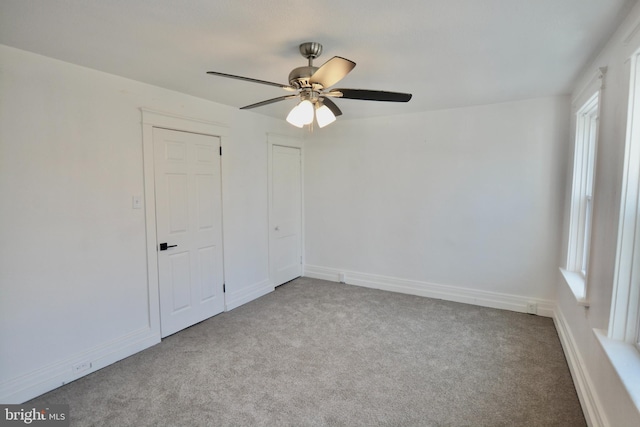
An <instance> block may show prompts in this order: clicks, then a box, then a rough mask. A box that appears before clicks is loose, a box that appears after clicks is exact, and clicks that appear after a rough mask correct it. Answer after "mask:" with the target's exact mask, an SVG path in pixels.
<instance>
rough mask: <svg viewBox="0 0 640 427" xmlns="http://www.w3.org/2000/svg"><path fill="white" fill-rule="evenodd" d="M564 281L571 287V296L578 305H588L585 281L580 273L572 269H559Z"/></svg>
mask: <svg viewBox="0 0 640 427" xmlns="http://www.w3.org/2000/svg"><path fill="white" fill-rule="evenodd" d="M560 272H561V273H562V277H564V281H565V283H566V284H567V286H569V289H571V292H572V293H573V296H574V297H575V298H576V302H577V303H578V305H581V306H583V307H589V300H588V299H587V283H586V281H585V280H584V277H582V276H581V275H580V274H578V273H575V272H573V271H569V270H565V269H564V268H561V269H560Z"/></svg>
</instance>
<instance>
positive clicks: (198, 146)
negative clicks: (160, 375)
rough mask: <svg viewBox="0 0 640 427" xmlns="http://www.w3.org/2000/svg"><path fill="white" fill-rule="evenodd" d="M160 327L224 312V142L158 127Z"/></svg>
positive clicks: (169, 330)
mask: <svg viewBox="0 0 640 427" xmlns="http://www.w3.org/2000/svg"><path fill="white" fill-rule="evenodd" d="M153 145H154V167H155V196H156V224H157V241H158V279H159V287H160V328H161V333H162V337H166V336H167V335H171V334H173V333H175V332H177V331H179V330H181V329H184V328H186V327H189V326H191V325H193V324H195V323H198V322H200V321H202V320H204V319H207V318H209V317H211V316H214V315H216V314H218V313H220V312H222V311H223V310H224V293H223V280H224V275H223V263H222V202H221V200H222V197H221V196H222V195H221V182H220V180H221V178H220V154H219V149H220V138H218V137H214V136H208V135H200V134H194V133H188V132H179V131H172V130H167V129H159V128H154V130H153Z"/></svg>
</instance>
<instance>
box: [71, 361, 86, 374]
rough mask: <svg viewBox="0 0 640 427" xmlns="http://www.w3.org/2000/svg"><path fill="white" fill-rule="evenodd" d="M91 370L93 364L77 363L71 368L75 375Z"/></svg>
mask: <svg viewBox="0 0 640 427" xmlns="http://www.w3.org/2000/svg"><path fill="white" fill-rule="evenodd" d="M89 368H91V362H80V363H76V364H75V365H73V366H72V367H71V369H72V370H73V373H74V374H77V373H79V372H83V371H86V370H88V369H89Z"/></svg>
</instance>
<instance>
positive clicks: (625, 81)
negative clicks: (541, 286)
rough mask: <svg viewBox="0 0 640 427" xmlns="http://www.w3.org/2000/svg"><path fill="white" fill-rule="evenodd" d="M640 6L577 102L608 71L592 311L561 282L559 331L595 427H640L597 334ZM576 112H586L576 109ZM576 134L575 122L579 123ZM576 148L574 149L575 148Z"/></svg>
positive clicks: (606, 307)
mask: <svg viewBox="0 0 640 427" xmlns="http://www.w3.org/2000/svg"><path fill="white" fill-rule="evenodd" d="M638 25H640V4H636V5H635V7H634V8H633V9H632V10H631V11H630V13H629V14H628V16H627V18H626V19H625V20H624V22H623V23H622V24H621V25H620V26H619V28H618V30H617V31H616V32H615V34H614V35H613V36H612V37H611V39H610V40H609V42H608V43H607V44H606V46H605V47H604V49H603V50H602V51H601V52H600V53H599V54H598V55H597V57H596V58H595V59H594V60H593V61H592V62H591V63H589V64H588V65H587V66H586V67H585V68H584V69H583V71H582V73H581V75H580V76H579V78H578V79H576V84H575V91H574V97H577V96H578V95H579V94H580V92H581V91H582V89H583V88H584V87H585V86H587V85H588V82H589V80H590V79H592V77H593V76H594V74H595V73H596V71H597V70H598V68H600V67H607V72H606V75H605V77H604V89H603V90H602V97H601V107H600V108H601V114H600V119H599V126H600V133H599V142H598V152H597V163H596V177H595V191H594V199H593V200H594V202H593V203H594V207H593V229H592V243H591V253H590V262H589V271H590V273H589V285H588V286H589V290H588V296H589V300H590V307H589V308H588V309H587V308H584V307H581V306H578V305H577V303H576V299H575V297H574V296H573V294H572V293H571V291H570V290H569V288H568V286H567V285H566V284H565V283H564V280H563V279H562V278H561V276H560V275H558V276H557V283H558V285H557V286H558V297H557V298H558V313H557V322H558V323H559V330H563V329H564V330H565V331H566V333H565V335H566V336H565V338H564V342H563V344H564V345H565V349H566V352H567V353H568V354H571V353H573V354H574V355H575V360H574V363H573V364H572V365H571V367H572V370H573V371H574V377H577V378H579V379H580V382H582V383H583V384H582V386H581V387H580V384H578V385H579V387H578V392H579V395H580V397H581V399H582V400H583V407H585V406H586V407H587V408H590V411H591V414H590V416H592V421H593V422H594V425H597V424H602V425H612V426H622V425H624V426H626V425H640V414H639V413H638V409H637V408H636V407H635V406H634V404H633V403H632V401H631V399H630V398H629V395H628V394H627V392H626V390H625V388H624V386H623V385H622V383H621V381H620V379H619V378H618V377H617V374H616V373H615V371H614V370H613V368H612V366H611V364H610V362H609V359H608V358H607V356H606V355H605V353H604V351H603V350H602V347H601V346H600V344H599V343H598V341H597V339H596V337H595V335H594V333H593V329H604V330H605V331H606V329H607V328H608V325H609V314H610V309H611V295H612V288H613V274H614V262H615V255H616V254H615V252H616V242H617V234H618V216H619V208H620V194H621V183H622V169H623V157H624V144H625V131H626V115H627V100H628V91H629V62H628V61H627V59H628V58H629V56H630V55H631V54H632V53H633V52H634V51H635V50H636V49H638V48H640V32H638V31H637V30H638V28H640V27H639V26H638ZM576 107H577V108H579V107H580V105H577V106H576ZM572 126H575V119H572ZM571 143H572V144H573V141H571ZM572 167H573V158H572V156H569V158H568V159H567V163H566V169H567V179H568V185H567V188H566V195H567V199H568V197H569V195H570V191H571V187H570V181H569V180H570V177H571V173H572ZM569 213H570V209H569V205H568V204H567V205H566V206H565V223H564V238H563V248H562V251H561V257H560V260H559V261H558V267H561V266H562V267H564V266H565V263H566V252H567V240H566V236H567V233H568V231H567V230H568V226H569Z"/></svg>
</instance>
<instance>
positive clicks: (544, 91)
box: [0, 0, 636, 120]
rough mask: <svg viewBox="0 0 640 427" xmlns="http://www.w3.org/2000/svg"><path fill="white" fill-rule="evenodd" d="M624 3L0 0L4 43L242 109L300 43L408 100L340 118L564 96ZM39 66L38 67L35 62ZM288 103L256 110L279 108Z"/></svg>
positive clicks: (351, 103) (282, 78)
mask: <svg viewBox="0 0 640 427" xmlns="http://www.w3.org/2000/svg"><path fill="white" fill-rule="evenodd" d="M635 2H636V1H635V0H633V1H628V0H404V1H397V2H393V3H392V2H390V1H388V0H385V1H383V0H348V1H347V0H342V1H341V0H314V1H309V0H269V1H265V0H260V1H258V0H251V1H247V0H0V43H1V44H5V45H8V46H13V47H16V48H19V49H24V50H28V51H32V52H36V53H39V54H42V55H46V56H49V57H53V58H57V59H61V60H63V61H67V62H71V63H75V64H79V65H83V66H86V67H90V68H94V69H97V70H102V71H106V72H108V73H112V74H116V75H120V76H124V77H128V78H131V79H134V80H138V81H142V82H146V83H150V84H153V85H157V86H161V87H164V88H168V89H173V90H176V91H180V92H184V93H187V94H191V95H194V96H198V97H201V98H205V99H209V100H212V101H216V102H219V103H222V104H227V105H231V106H234V107H241V106H244V105H247V104H252V103H254V102H258V101H262V100H264V99H269V98H274V97H277V96H281V95H285V94H287V93H286V92H284V91H282V90H281V89H278V88H275V87H270V86H263V85H258V84H253V83H248V82H243V81H237V80H232V79H225V78H222V77H214V76H209V75H207V74H205V72H206V71H208V70H214V71H220V72H224V73H230V74H238V75H242V76H246V77H252V78H257V79H261V80H268V81H273V82H278V83H285V84H286V83H288V82H287V76H288V74H289V71H291V70H292V69H293V68H295V67H298V66H302V65H306V59H305V58H303V57H302V56H300V54H299V53H298V45H299V44H300V43H302V42H305V41H317V42H320V43H322V44H323V45H324V52H323V54H322V56H321V57H320V58H319V59H318V60H316V62H315V65H320V64H322V63H323V62H324V61H326V60H328V59H329V58H331V57H332V56H335V55H337V56H343V57H345V58H348V59H351V60H352V61H354V62H356V64H357V66H356V68H355V69H354V70H353V71H352V72H351V73H350V74H349V75H348V76H347V77H346V78H344V80H342V81H341V82H340V83H338V86H340V87H348V88H355V89H376V90H389V91H398V92H409V93H412V94H413V99H412V100H411V101H410V102H409V103H407V104H396V103H382V102H371V101H356V100H347V99H343V100H340V99H338V100H336V101H335V102H336V104H338V105H339V107H340V108H341V109H342V110H343V112H344V116H343V118H342V119H343V120H344V119H348V118H358V117H367V116H380V115H387V114H403V113H410V112H417V111H424V110H432V109H442V108H450V107H461V106H468V105H477V104H488V103H495V102H503V101H510V100H519V99H526V98H534V97H539V96H547V95H555V94H566V93H569V92H570V91H571V84H572V81H573V79H574V78H575V77H576V74H577V73H578V71H579V70H580V68H582V67H583V66H584V65H585V63H586V62H587V61H588V60H589V59H590V57H591V56H592V55H593V54H594V53H595V52H596V51H597V50H598V49H599V48H600V47H601V46H602V44H603V42H604V41H605V40H606V38H607V37H608V35H609V34H610V33H611V32H612V30H613V29H614V27H615V26H616V25H617V24H618V23H619V21H620V19H621V18H622V17H623V15H624V13H625V11H627V10H628V7H629V6H630V5H631V4H633V3H635ZM43 72H46V70H43ZM293 105H294V101H293V100H290V101H284V102H280V103H278V104H272V105H270V106H266V107H260V108H256V109H255V110H252V111H254V112H256V113H262V114H267V115H271V116H274V117H284V115H286V111H288V110H289V109H290V108H291V107H292V106H293Z"/></svg>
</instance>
